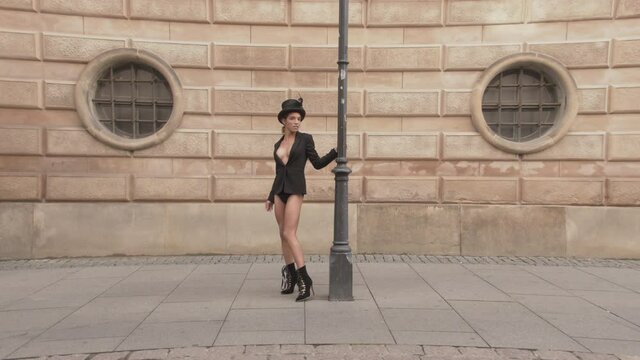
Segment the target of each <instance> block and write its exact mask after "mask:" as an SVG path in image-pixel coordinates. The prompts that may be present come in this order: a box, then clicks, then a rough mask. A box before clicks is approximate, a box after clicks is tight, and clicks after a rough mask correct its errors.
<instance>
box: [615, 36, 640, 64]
mask: <svg viewBox="0 0 640 360" xmlns="http://www.w3.org/2000/svg"><path fill="white" fill-rule="evenodd" d="M611 63H612V64H611V65H612V66H613V67H627V66H632V67H635V66H638V65H640V40H618V39H614V40H613V55H612V59H611Z"/></svg>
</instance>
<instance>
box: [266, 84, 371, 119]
mask: <svg viewBox="0 0 640 360" xmlns="http://www.w3.org/2000/svg"><path fill="white" fill-rule="evenodd" d="M290 94H295V96H296V97H297V95H298V94H300V96H301V97H302V98H303V99H304V109H305V110H306V112H307V115H313V116H322V115H325V116H335V115H336V114H337V113H338V91H337V90H316V89H291V91H290ZM347 103H348V106H347V115H355V116H361V115H362V108H363V104H362V91H349V92H348V93H347ZM279 108H280V107H278V108H276V109H279ZM272 112H273V110H272Z"/></svg>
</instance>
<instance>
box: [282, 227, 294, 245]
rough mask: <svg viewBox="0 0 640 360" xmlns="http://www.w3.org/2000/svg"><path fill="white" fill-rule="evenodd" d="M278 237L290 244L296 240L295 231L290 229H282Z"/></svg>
mask: <svg viewBox="0 0 640 360" xmlns="http://www.w3.org/2000/svg"><path fill="white" fill-rule="evenodd" d="M280 236H281V238H282V239H284V240H285V241H287V242H291V241H295V240H297V239H296V231H295V230H291V229H284V230H283V231H282V232H281V233H280Z"/></svg>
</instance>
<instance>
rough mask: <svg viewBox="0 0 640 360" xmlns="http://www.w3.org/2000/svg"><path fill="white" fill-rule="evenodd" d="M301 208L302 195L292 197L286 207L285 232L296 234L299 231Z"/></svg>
mask: <svg viewBox="0 0 640 360" xmlns="http://www.w3.org/2000/svg"><path fill="white" fill-rule="evenodd" d="M301 208H302V195H296V194H292V195H290V196H289V199H288V200H287V203H286V204H285V207H284V231H287V230H288V231H294V232H295V231H296V230H297V229H298V222H299V221H300V209H301Z"/></svg>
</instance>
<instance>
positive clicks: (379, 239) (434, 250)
mask: <svg viewBox="0 0 640 360" xmlns="http://www.w3.org/2000/svg"><path fill="white" fill-rule="evenodd" d="M389 219H393V221H389ZM357 226H358V234H357V236H358V240H357V242H358V252H360V253H365V254H366V253H392V254H398V253H405V254H433V255H459V254H460V209H459V207H458V206H452V205H447V206H441V205H426V204H362V205H359V207H358V224H357Z"/></svg>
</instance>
